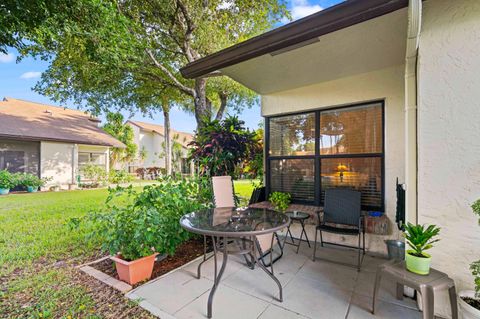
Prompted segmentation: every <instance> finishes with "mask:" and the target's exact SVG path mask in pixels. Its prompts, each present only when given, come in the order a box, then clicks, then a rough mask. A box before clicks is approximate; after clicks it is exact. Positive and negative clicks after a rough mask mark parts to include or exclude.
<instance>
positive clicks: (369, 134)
mask: <svg viewBox="0 0 480 319" xmlns="http://www.w3.org/2000/svg"><path fill="white" fill-rule="evenodd" d="M319 142H320V154H321V155H330V154H331V155H334V154H365V153H381V152H382V143H383V141H382V105H381V104H374V105H366V106H357V107H349V108H343V109H336V110H329V111H322V112H321V113H320V141H319Z"/></svg>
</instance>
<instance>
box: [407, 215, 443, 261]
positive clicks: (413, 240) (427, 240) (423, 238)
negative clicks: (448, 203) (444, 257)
mask: <svg viewBox="0 0 480 319" xmlns="http://www.w3.org/2000/svg"><path fill="white" fill-rule="evenodd" d="M439 233H440V228H439V227H437V226H436V225H429V226H428V227H426V226H425V225H414V224H412V223H407V225H405V233H404V236H405V239H406V240H407V243H408V245H409V246H410V247H411V248H412V250H409V251H407V252H408V253H409V254H410V255H413V256H416V257H423V258H428V257H429V255H428V254H426V253H425V252H424V251H425V250H427V249H430V248H432V247H433V244H434V243H436V242H437V241H439V240H440V239H434V237H435V236H438V234H439Z"/></svg>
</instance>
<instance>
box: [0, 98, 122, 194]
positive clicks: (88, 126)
mask: <svg viewBox="0 0 480 319" xmlns="http://www.w3.org/2000/svg"><path fill="white" fill-rule="evenodd" d="M99 123H100V120H99V119H97V118H94V117H92V116H90V115H88V114H86V113H84V112H82V111H78V110H71V109H67V108H63V107H57V106H51V105H46V104H41V103H35V102H29V101H24V100H19V99H13V98H10V97H6V98H4V99H3V101H0V170H2V169H7V170H9V171H11V172H26V173H32V174H36V175H38V176H39V177H41V178H50V179H51V180H50V181H49V182H48V184H47V185H46V187H49V186H52V185H56V186H60V187H61V188H63V189H68V188H69V187H72V186H73V185H76V184H77V183H78V180H79V178H81V168H82V166H85V165H87V164H94V165H98V166H101V167H103V168H104V169H105V170H106V171H107V172H108V170H109V149H110V148H111V147H125V145H124V144H123V143H121V142H120V141H118V140H117V139H115V138H113V137H112V136H110V135H109V134H107V133H106V132H104V131H103V130H102V129H100V128H99Z"/></svg>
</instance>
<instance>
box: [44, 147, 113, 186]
mask: <svg viewBox="0 0 480 319" xmlns="http://www.w3.org/2000/svg"><path fill="white" fill-rule="evenodd" d="M78 152H89V153H103V154H105V158H106V161H107V162H106V170H107V172H108V171H109V147H107V146H96V145H78V144H72V143H58V142H41V144H40V158H41V160H40V168H41V169H40V176H41V177H42V178H43V177H47V178H51V181H49V182H48V183H47V184H46V185H45V188H48V187H50V186H57V185H58V186H60V188H61V189H68V187H69V185H70V184H76V183H77V175H78V174H79V170H78Z"/></svg>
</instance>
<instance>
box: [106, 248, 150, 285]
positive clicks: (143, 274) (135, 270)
mask: <svg viewBox="0 0 480 319" xmlns="http://www.w3.org/2000/svg"><path fill="white" fill-rule="evenodd" d="M157 255H158V254H157V253H155V254H153V255H150V256H147V257H143V258H140V259H136V260H132V261H126V260H124V259H122V256H120V255H117V256H112V257H110V259H111V260H113V261H114V262H115V268H116V269H117V274H118V277H119V278H120V280H122V281H125V282H127V283H129V284H130V285H135V284H136V283H138V282H140V281H143V280H146V279H150V277H151V276H152V271H153V263H154V262H155V257H156V256H157Z"/></svg>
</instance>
